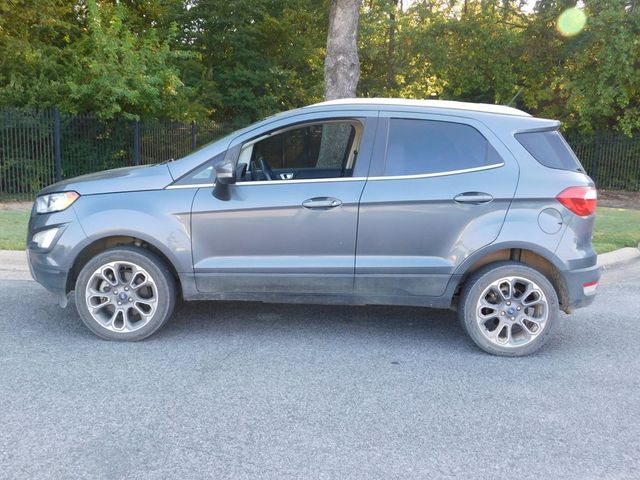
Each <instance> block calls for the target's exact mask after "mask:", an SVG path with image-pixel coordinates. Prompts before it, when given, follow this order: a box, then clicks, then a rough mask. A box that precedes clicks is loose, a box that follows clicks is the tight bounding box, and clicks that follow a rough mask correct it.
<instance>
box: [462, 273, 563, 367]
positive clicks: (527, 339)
mask: <svg viewBox="0 0 640 480" xmlns="http://www.w3.org/2000/svg"><path fill="white" fill-rule="evenodd" d="M559 310H560V308H559V302H558V296H557V294H556V291H555V289H554V287H553V285H552V284H551V282H550V281H549V280H548V279H547V278H546V277H545V276H544V275H543V274H541V273H540V272H538V271H537V270H534V269H533V268H531V267H528V266H526V265H523V264H520V263H516V262H501V263H497V264H492V265H487V266H486V267H484V268H481V269H480V270H478V271H477V272H474V273H473V274H472V275H471V276H470V277H469V279H468V280H467V281H466V283H465V286H464V288H463V291H462V296H461V298H460V308H459V309H458V316H459V319H460V322H461V323H462V325H463V327H464V329H465V330H466V332H467V333H468V334H469V337H471V339H472V340H473V341H474V342H475V344H476V345H478V346H479V347H480V348H481V349H483V350H484V351H486V352H489V353H492V354H494V355H502V356H511V357H516V356H522V355H528V354H530V353H532V352H534V351H536V350H538V349H539V348H540V347H541V346H542V345H543V344H544V342H545V341H546V340H547V338H548V337H549V335H550V334H551V332H552V330H553V328H554V327H555V324H556V323H557V322H558V317H559Z"/></svg>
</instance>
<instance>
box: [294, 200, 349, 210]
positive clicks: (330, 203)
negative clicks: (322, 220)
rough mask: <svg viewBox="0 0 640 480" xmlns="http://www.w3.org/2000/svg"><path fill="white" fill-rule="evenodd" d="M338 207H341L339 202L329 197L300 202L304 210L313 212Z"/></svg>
mask: <svg viewBox="0 0 640 480" xmlns="http://www.w3.org/2000/svg"><path fill="white" fill-rule="evenodd" d="M340 205H342V202H341V201H340V200H338V199H337V198H331V197H314V198H310V199H308V200H305V201H304V202H302V206H303V207H304V208H309V209H314V210H329V209H330V208H336V207H339V206H340Z"/></svg>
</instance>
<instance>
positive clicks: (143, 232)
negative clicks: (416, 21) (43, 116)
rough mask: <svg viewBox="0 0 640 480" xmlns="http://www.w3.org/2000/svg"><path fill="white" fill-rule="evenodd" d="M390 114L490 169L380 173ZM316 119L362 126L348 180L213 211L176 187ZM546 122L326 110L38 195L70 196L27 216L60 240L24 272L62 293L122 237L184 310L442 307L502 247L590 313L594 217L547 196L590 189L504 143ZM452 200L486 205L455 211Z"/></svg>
mask: <svg viewBox="0 0 640 480" xmlns="http://www.w3.org/2000/svg"><path fill="white" fill-rule="evenodd" d="M391 117H404V118H420V119H436V120H444V121H451V122H461V123H465V124H468V125H471V126H473V127H474V128H476V129H478V130H479V131H480V132H481V133H482V134H483V135H484V136H485V137H486V138H487V139H488V140H489V142H490V143H491V144H492V146H493V147H494V148H495V149H496V150H497V151H498V153H499V154H500V156H501V157H502V159H503V160H504V161H503V163H502V164H500V165H497V166H495V167H493V168H489V169H483V170H479V171H462V172H452V173H450V174H446V175H423V176H409V177H381V174H382V168H383V162H384V158H385V152H386V132H387V128H388V119H389V118H391ZM329 118H358V119H360V121H362V122H363V123H364V124H365V130H364V136H363V140H362V144H361V146H360V149H359V155H358V161H357V163H356V167H355V170H354V173H353V178H350V179H347V180H345V179H340V180H331V179H323V180H316V181H278V182H256V183H253V184H248V183H245V184H235V185H229V186H228V187H227V188H228V190H227V196H226V197H224V198H225V199H224V200H220V199H219V198H216V197H215V196H214V195H213V194H212V193H213V189H214V188H213V185H204V186H200V187H197V186H196V187H194V186H190V187H187V188H175V187H176V186H177V185H179V180H180V179H181V177H183V176H185V175H186V174H188V173H189V172H191V171H192V170H194V169H195V168H198V167H199V166H201V165H202V164H203V163H205V162H207V161H208V160H210V159H212V158H213V157H215V156H217V155H219V154H221V153H224V152H226V155H225V161H231V162H235V161H236V160H237V155H238V152H239V150H240V148H239V147H240V146H241V145H242V144H243V143H244V142H246V141H248V140H251V139H253V138H256V137H258V136H261V135H263V134H265V133H268V132H271V131H274V130H278V129H281V128H284V127H287V126H290V125H293V124H297V123H304V122H310V121H321V120H326V119H329ZM557 125H558V122H556V121H553V120H545V119H536V118H533V117H530V116H528V115H527V114H525V113H524V112H520V111H518V110H515V109H510V108H506V107H498V106H482V105H479V106H478V105H471V104H462V103H458V102H453V103H451V102H440V103H439V102H409V101H407V102H403V101H398V100H391V101H382V100H369V101H363V100H360V101H338V102H328V103H325V104H318V105H315V106H310V107H305V108H302V109H298V110H293V111H290V112H285V113H283V114H279V115H276V116H273V117H270V118H268V119H265V120H263V121H262V122H258V123H257V124H254V125H252V126H250V127H247V128H245V129H243V130H240V131H238V132H235V133H233V134H231V135H229V136H227V137H225V138H223V139H221V140H219V141H217V142H214V143H212V144H210V145H207V146H205V147H203V148H201V149H200V150H198V151H196V152H194V153H192V154H190V155H188V156H187V157H185V158H183V159H180V160H177V161H174V162H170V163H168V164H162V165H157V166H150V167H134V168H126V169H118V170H112V171H108V172H101V173H98V174H93V175H87V176H84V177H78V178H76V179H71V180H65V181H63V182H60V183H58V184H55V185H52V186H50V187H47V188H46V189H45V190H43V191H42V192H41V194H44V193H48V192H54V191H64V190H74V191H77V192H78V193H80V194H81V197H80V199H79V200H78V201H77V202H76V203H75V204H74V205H73V206H72V207H71V208H69V209H67V210H65V211H63V212H58V213H53V214H48V215H33V216H32V218H31V220H30V224H29V238H31V237H32V235H33V234H34V233H35V232H37V231H39V230H41V229H44V228H47V227H48V226H52V225H64V226H65V229H64V231H63V232H62V234H61V235H60V236H59V238H58V240H57V242H56V244H55V246H54V247H53V248H52V249H51V250H50V251H46V252H45V251H38V250H36V249H35V248H33V245H30V248H29V258H30V263H31V266H32V270H33V272H34V276H35V277H36V279H37V280H38V281H40V282H41V283H42V284H43V285H45V286H46V287H47V288H49V289H50V290H52V291H55V292H56V293H59V294H64V293H65V289H67V288H66V286H67V277H68V273H69V270H70V269H71V267H72V266H73V265H74V262H75V260H76V259H77V258H78V255H79V254H80V253H81V252H82V251H83V250H84V249H85V248H87V247H88V246H90V245H91V244H92V243H93V242H96V241H99V240H101V239H104V238H107V237H114V236H131V237H135V238H139V239H141V240H142V241H144V242H146V243H148V244H150V245H152V246H154V247H155V248H157V249H158V250H159V251H160V252H161V253H162V254H163V255H164V256H165V257H166V258H167V259H168V261H169V262H170V263H171V265H172V266H173V268H174V270H175V271H176V272H177V273H178V276H179V280H180V284H181V287H182V288H181V290H182V294H183V296H184V298H186V299H205V298H213V299H245V300H264V301H288V302H294V301H305V302H321V303H373V304H375V303H381V304H384V303H388V304H407V305H426V306H440V307H447V306H450V305H451V300H452V296H453V294H454V292H455V290H456V288H457V286H458V285H459V282H460V281H462V280H463V279H464V276H465V273H466V272H467V270H468V269H469V268H470V267H471V266H472V265H473V264H474V263H475V262H477V261H478V260H481V259H482V257H483V256H485V255H488V254H491V253H492V252H494V251H497V250H500V249H504V248H525V249H529V250H532V251H534V252H536V253H538V254H540V255H542V256H544V257H545V258H547V259H548V260H549V261H550V262H551V263H552V264H554V265H555V266H556V267H557V268H558V269H559V270H560V271H561V272H562V275H563V279H564V282H565V284H566V285H565V286H566V289H567V291H568V292H569V294H570V296H571V298H570V303H571V305H573V306H580V305H582V304H585V303H588V302H587V300H585V298H584V296H583V294H582V289H581V286H582V283H584V282H586V281H590V280H593V279H597V278H599V270H598V269H597V267H596V266H595V262H596V255H595V253H594V251H593V249H592V246H591V233H592V229H593V216H591V217H587V218H582V217H577V216H575V215H573V214H572V213H571V212H569V211H568V210H567V209H566V208H564V207H563V206H562V205H561V204H560V203H559V202H558V201H557V200H556V199H555V196H556V195H557V194H558V193H559V192H560V191H561V190H563V189H564V188H566V187H568V186H575V185H592V182H591V180H590V179H589V178H588V177H587V176H586V175H584V174H582V173H579V172H568V171H561V170H552V169H549V168H547V167H544V166H542V165H540V164H539V163H538V162H537V161H535V159H533V158H532V157H531V156H530V154H529V153H528V152H527V151H526V149H524V148H523V147H522V146H521V145H520V144H519V143H518V142H517V141H516V140H515V139H514V138H513V134H514V133H515V132H519V131H525V130H534V129H545V128H554V127H556V126H557ZM176 182H178V183H176ZM460 194H469V195H472V196H474V198H475V197H477V198H478V199H482V198H487V199H489V200H490V201H489V202H487V203H481V204H473V203H460V202H459V200H460V196H459V195H460ZM456 199H457V200H458V201H456ZM310 200H313V201H315V202H318V201H320V202H321V204H322V202H324V203H325V204H326V202H327V201H328V202H330V203H332V202H334V200H335V207H333V208H322V209H310V208H306V207H305V204H307V206H309V205H308V201H310ZM542 212H546V213H542ZM549 212H555V213H552V214H550V213H549ZM550 216H551V217H550ZM554 219H555V220H554ZM554 221H555V222H556V224H555V226H554V225H553V224H554ZM543 225H544V227H543Z"/></svg>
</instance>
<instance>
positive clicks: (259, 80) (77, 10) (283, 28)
mask: <svg viewBox="0 0 640 480" xmlns="http://www.w3.org/2000/svg"><path fill="white" fill-rule="evenodd" d="M329 1H330V0H288V1H286V2H283V1H279V0H236V1H228V0H146V1H144V2H139V1H136V0H71V1H69V0H0V105H12V106H36V107H46V106H51V105H58V106H60V107H61V109H62V110H63V111H68V112H79V113H84V112H90V113H94V114H97V115H98V116H100V117H102V118H111V117H114V116H124V117H129V118H132V117H136V118H138V117H147V118H148V117H164V118H170V119H176V120H183V121H188V120H191V119H199V120H201V119H204V118H212V119H215V120H217V121H235V122H237V123H239V124H246V123H247V122H250V121H253V120H255V119H257V118H260V117H263V116H265V115H268V114H271V113H273V112H277V111H281V110H286V109H289V108H293V107H297V106H301V105H305V104H309V103H313V102H315V101H318V100H321V98H322V92H323V62H324V52H325V44H326V32H327V23H328V10H329V8H328V7H329ZM525 3H527V2H523V1H522V0H414V1H412V2H407V0H363V7H362V12H361V17H360V18H361V20H360V37H359V50H360V52H359V53H360V61H361V80H360V85H359V94H360V95H362V96H403V97H412V98H446V99H457V100H467V101H477V102H489V103H509V102H510V101H512V99H514V97H515V100H513V104H514V106H517V107H519V108H523V109H525V110H527V111H529V112H531V113H533V114H536V115H541V116H547V117H553V118H558V119H560V120H562V121H563V122H565V125H566V126H567V128H570V129H574V130H575V129H580V130H582V131H595V130H603V129H618V130H621V131H624V132H626V133H627V134H629V133H630V132H631V131H633V130H635V129H637V128H639V127H640V100H639V99H640V65H639V64H638V58H640V13H639V12H640V5H636V3H638V2H637V0H583V1H582V2H580V3H579V5H580V6H579V8H580V9H582V11H584V13H585V14H586V26H585V28H584V29H583V30H582V31H579V29H578V30H576V31H575V32H571V33H575V35H572V36H563V34H561V33H560V32H559V31H558V28H557V22H558V19H559V17H560V16H561V14H562V13H563V12H565V11H567V9H569V8H572V7H575V6H576V0H538V1H537V2H536V3H535V6H534V8H533V11H531V9H530V8H529V9H525V8H524V7H523V5H524V4H525ZM528 4H529V5H530V2H528Z"/></svg>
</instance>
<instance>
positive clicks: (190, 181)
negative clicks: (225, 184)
mask: <svg viewBox="0 0 640 480" xmlns="http://www.w3.org/2000/svg"><path fill="white" fill-rule="evenodd" d="M224 155H225V152H222V153H220V154H218V155H216V156H215V157H213V158H212V159H211V160H209V161H208V162H206V163H205V164H203V165H200V166H199V167H198V168H196V169H195V170H192V171H191V172H189V173H187V174H186V175H185V176H184V177H182V178H181V179H180V180H178V181H177V182H176V185H200V184H210V183H213V182H214V181H215V179H216V172H215V166H216V165H217V164H218V163H220V162H221V161H223V160H224Z"/></svg>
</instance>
